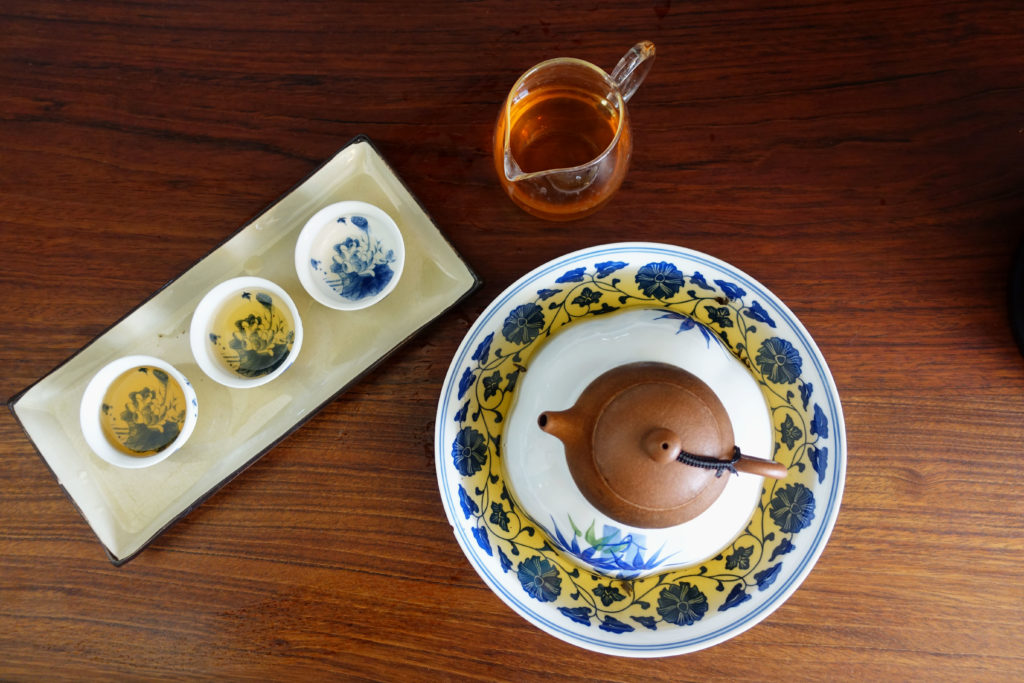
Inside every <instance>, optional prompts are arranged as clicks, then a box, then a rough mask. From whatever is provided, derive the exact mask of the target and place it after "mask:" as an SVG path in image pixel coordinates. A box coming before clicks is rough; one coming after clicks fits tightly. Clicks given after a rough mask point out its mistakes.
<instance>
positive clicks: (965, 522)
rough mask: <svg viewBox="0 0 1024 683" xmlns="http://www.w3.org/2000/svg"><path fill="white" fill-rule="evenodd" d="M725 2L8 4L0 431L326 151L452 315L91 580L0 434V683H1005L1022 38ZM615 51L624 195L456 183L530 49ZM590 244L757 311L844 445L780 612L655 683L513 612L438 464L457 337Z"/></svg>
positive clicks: (974, 25)
mask: <svg viewBox="0 0 1024 683" xmlns="http://www.w3.org/2000/svg"><path fill="white" fill-rule="evenodd" d="M756 5H757V3H741V2H675V3H673V2H670V1H669V0H655V1H654V2H651V3H617V4H609V3H598V2H586V3H572V2H555V3H552V2H541V1H538V0H519V1H518V2H515V3H503V2H490V1H483V2H434V1H430V0H426V1H421V2H388V1H382V2H374V3H359V2H331V3H326V2H323V3H321V2H299V1H296V2H287V3H283V2H276V1H264V0H257V1H254V2H246V3H232V2H218V1H216V0H197V1H196V2H174V3H166V2H144V1H143V2H129V3H124V2H97V1H88V2H75V3H67V2H57V1H47V0H38V1H35V2H31V1H28V2H25V1H20V0H8V1H7V2H5V3H3V7H2V8H0V230H2V249H0V264H2V267H0V286H2V292H3V297H2V301H3V305H2V306H0V335H2V343H0V367H2V374H0V396H2V397H3V399H4V401H5V403H7V402H8V399H9V397H11V396H13V395H15V394H16V393H17V392H19V391H20V390H22V389H23V388H25V387H26V386H28V385H30V384H31V383H33V382H35V381H36V380H38V379H39V378H41V377H43V376H44V375H46V374H47V373H48V372H49V371H50V370H51V369H52V368H54V367H55V366H57V365H58V364H60V363H61V362H62V361H63V360H64V359H66V358H67V357H68V356H70V355H72V354H73V353H75V352H76V351H77V350H78V349H79V348H81V347H83V346H84V345H86V344H88V343H89V342H90V341H91V340H92V339H93V338H94V337H96V336H97V335H99V334H100V333H102V332H103V331H104V330H106V329H107V328H108V327H109V326H110V325H111V324H112V323H114V322H115V321H117V320H118V319H119V318H121V317H122V316H124V315H125V314H126V313H128V312H129V311H131V310H132V309H133V308H135V307H136V306H137V305H138V304H139V303H140V302H142V301H143V300H145V299H146V298H147V297H148V296H150V295H151V294H152V293H153V292H154V291H156V290H157V289H158V288H160V287H161V286H162V285H164V283H166V282H168V281H170V280H173V279H174V278H175V277H177V276H178V275H179V274H180V273H182V272H183V271H184V270H186V269H187V268H188V267H190V266H191V265H192V264H193V263H194V262H196V261H197V260H198V259H200V258H202V257H203V256H204V255H205V254H206V253H207V252H209V251H210V250H212V249H213V248H215V247H216V246H217V245H218V244H220V243H221V242H222V241H223V240H225V239H226V238H227V237H229V236H230V235H231V234H233V233H234V232H235V231H236V230H237V229H238V228H239V227H240V226H242V225H243V224H245V223H246V221H247V220H249V219H250V218H252V217H253V216H255V215H257V214H259V213H260V212H261V211H262V209H263V208H264V207H266V206H267V205H268V204H270V203H272V202H273V201H275V200H276V199H277V198H278V197H280V196H281V195H282V194H284V193H286V192H287V191H288V190H289V189H290V188H291V187H292V186H293V185H295V183H297V182H298V181H300V180H301V179H302V178H304V177H306V176H307V175H308V174H310V173H311V172H312V171H313V170H314V169H316V168H317V167H318V166H319V165H320V164H321V163H322V162H323V161H325V160H326V159H328V158H330V157H331V156H332V155H333V154H334V153H335V152H336V151H337V150H338V149H339V148H341V147H342V146H343V145H344V144H345V143H346V142H347V141H348V140H350V139H351V138H353V137H354V136H356V135H360V134H363V135H367V136H369V138H370V139H371V140H372V141H373V143H374V144H375V145H376V146H377V148H378V149H379V150H380V151H381V153H382V154H383V155H384V156H385V158H386V159H387V160H388V161H389V162H390V164H391V165H392V166H393V168H394V169H395V171H396V172H397V173H398V174H399V175H400V177H401V178H402V179H403V180H404V182H405V183H406V184H407V185H408V187H409V189H410V190H411V191H412V193H413V194H414V195H415V196H416V197H417V198H418V199H419V201H420V202H421V203H422V205H423V207H424V208H425V209H426V210H427V211H428V212H429V214H430V215H431V216H432V217H433V219H434V220H435V222H436V223H437V225H438V226H439V227H440V229H441V230H442V231H443V232H444V234H445V236H446V237H447V238H448V239H449V240H450V242H451V243H452V245H454V247H455V248H456V249H457V250H458V251H459V252H460V253H461V254H462V256H463V257H464V258H465V260H466V261H467V263H468V264H469V265H470V266H471V267H472V268H473V270H474V271H475V272H476V273H477V274H478V275H479V277H480V279H481V280H482V286H481V287H480V288H479V289H478V290H477V291H476V292H475V293H474V294H472V295H471V296H470V297H469V298H467V299H466V300H464V301H463V302H462V303H460V304H459V305H458V306H456V307H455V308H454V309H453V310H451V311H449V312H448V313H446V314H445V315H443V316H442V317H440V318H439V319H438V320H436V321H435V322H434V323H433V324H431V325H430V326H429V327H428V328H427V329H426V330H424V331H423V332H422V333H420V334H419V335H418V336H416V337H415V338H414V339H413V340H412V341H411V342H409V343H408V344H406V345H405V346H403V347H402V348H400V349H399V350H398V351H397V352H396V353H394V354H393V355H392V356H390V357H389V358H388V359H386V360H385V361H384V362H383V363H382V364H381V365H379V366H378V367H376V368H375V369H374V370H373V371H372V372H370V373H369V374H368V375H366V376H365V377H363V378H362V379H361V380H360V381H359V382H358V383H357V384H356V385H354V386H353V387H351V388H350V389H349V390H348V391H347V392H346V393H344V394H343V395H341V396H340V397H339V398H338V399H337V400H334V401H333V402H331V403H329V404H328V405H327V406H326V407H325V408H324V409H323V410H322V411H321V412H320V413H318V414H317V415H316V416H315V417H313V418H312V419H311V420H310V421H309V422H308V423H306V424H305V425H304V426H303V427H302V428H301V429H299V430H298V431H296V432H295V433H294V434H292V435H291V436H289V437H288V438H287V439H286V440H284V441H283V442H282V443H280V444H279V445H278V446H277V447H276V448H274V449H273V450H272V451H270V452H269V453H268V454H267V455H265V456H264V457H263V458H262V459H260V460H259V461H257V462H256V463H255V464H253V465H252V466H251V467H250V468H249V469H247V470H246V471H245V472H244V473H243V474H242V475H241V476H239V477H237V478H236V479H234V480H233V481H231V482H230V483H229V484H228V485H226V486H225V487H223V488H222V489H220V490H219V491H217V492H216V493H215V494H214V495H212V496H211V497H210V498H209V499H208V500H206V501H205V502H204V503H203V504H202V505H201V506H200V507H198V508H197V509H196V510H194V511H192V512H191V514H189V515H188V516H187V517H185V518H184V519H183V520H182V521H180V522H179V523H177V524H176V525H174V526H173V527H171V528H170V529H169V530H168V531H166V532H165V533H164V534H162V535H161V536H159V537H158V538H157V539H156V540H155V542H153V543H152V545H150V546H149V547H148V548H147V549H146V550H144V551H143V552H142V553H141V554H140V555H139V556H138V557H136V558H135V559H133V560H132V561H131V562H129V563H127V564H126V565H124V566H122V567H115V566H113V565H112V564H111V563H110V562H109V561H108V559H107V557H106V556H105V553H104V550H103V547H102V545H101V544H100V543H99V542H98V540H97V538H96V536H94V534H93V533H92V531H91V530H90V528H89V526H88V524H87V523H86V522H85V520H84V519H83V518H82V516H81V515H80V514H79V512H78V511H77V510H76V509H75V506H74V505H73V504H72V503H71V501H69V500H68V498H67V497H66V496H65V494H64V493H63V492H62V490H61V488H60V487H59V486H58V484H57V482H56V480H55V478H54V477H53V476H52V475H51V473H50V472H49V471H48V469H47V466H46V464H45V463H44V462H43V461H42V460H41V459H40V457H38V455H37V453H36V451H35V449H34V447H33V445H32V442H31V441H30V440H29V439H28V437H27V436H26V435H25V433H24V432H23V431H22V430H21V428H20V427H19V425H18V423H17V422H16V421H15V419H14V418H13V417H12V415H11V414H10V413H9V412H8V411H6V410H5V411H4V413H3V415H2V416H0V444H2V447H0V677H2V678H4V679H9V680H30V679H48V680H49V679H55V678H64V677H66V678H71V679H77V680H81V679H89V678H104V679H112V678H118V679H121V678H131V679H158V678H206V677H218V678H220V677H223V678H230V679H234V678H261V679H265V678H271V679H291V678H302V677H305V678H310V677H312V678H314V679H320V678H323V677H326V676H331V677H337V678H365V679H399V680H408V679H419V680H438V679H442V680H443V679H463V678H466V679H486V680H491V679H505V680H532V679H541V678H546V677H549V676H558V677H560V678H567V679H568V678H573V679H575V678H578V679H581V680H582V679H587V680H609V681H611V680H615V681H626V680H644V679H650V680H654V679H664V680H697V679H705V678H716V679H717V678H730V679H758V680H769V679H778V678H782V677H785V678H789V679H825V678H841V679H858V678H859V679H867V680H878V679H885V680H907V679H918V680H936V679H939V678H940V677H942V678H954V679H974V680H999V679H1004V680H1010V679H1018V680H1019V679H1021V678H1024V588H1022V586H1024V569H1022V567H1024V486H1022V485H1021V483H1020V482H1021V481H1022V478H1021V477H1020V473H1019V471H1018V465H1019V464H1020V462H1021V458H1022V456H1024V357H1022V355H1021V351H1020V350H1019V349H1018V347H1017V345H1016V343H1015V340H1014V336H1013V334H1012V328H1011V325H1010V315H1009V305H1008V299H1009V297H1008V292H1009V286H1010V274H1011V270H1012V264H1013V261H1014V254H1015V252H1016V250H1017V248H1018V246H1019V245H1020V244H1021V242H1022V239H1024V7H1022V6H1021V5H1020V4H1019V3H1017V2H1012V1H1009V0H1005V1H1002V2H996V1H984V0H982V1H974V0H948V1H940V2H933V3H921V2H901V1H899V0H863V1H858V2H836V1H829V2H788V3H783V4H781V5H780V4H775V5H771V6H770V7H769V6H765V7H761V8H758V7H756ZM644 39H646V40H650V41H653V42H654V43H655V45H656V46H657V60H656V62H655V64H654V68H653V69H652V70H651V72H650V74H649V76H648V78H647V80H646V81H645V82H644V83H643V85H642V86H641V88H640V89H639V90H638V91H637V93H636V95H635V96H634V97H633V99H632V100H631V101H630V103H629V110H630V115H631V117H632V124H633V129H634V152H633V158H632V164H631V167H630V171H629V173H628V175H627V177H626V180H625V182H624V184H623V186H622V188H621V189H620V190H619V192H618V193H617V194H616V195H615V197H614V198H613V199H612V201H611V202H610V203H609V204H608V205H607V206H605V207H604V208H603V209H601V210H600V211H599V212H597V213H595V214H594V215H592V216H590V217H589V218H586V219H583V220H581V221H578V222H572V223H563V224H559V223H551V222H545V221H542V220H539V219H537V218H534V217H532V216H530V215H528V214H526V213H524V212H523V211H522V210H520V209H519V208H517V207H516V206H515V205H514V204H512V202H511V201H509V200H508V198H507V197H506V196H505V195H504V194H503V192H502V189H501V187H500V185H499V183H498V180H497V178H496V175H495V171H494V168H493V164H492V161H491V152H490V150H491V135H492V131H493V127H494V123H495V120H496V117H497V114H498V111H499V109H500V107H501V104H502V102H503V100H504V98H505V95H506V94H507V92H508V90H509V88H510V87H511V85H512V83H513V82H514V81H515V80H516V78H517V77H518V76H519V75H520V74H521V73H522V72H523V71H524V70H526V69H527V68H528V67H530V66H532V65H533V64H535V63H537V62H540V61H542V60H544V59H548V58H551V57H557V56H572V57H579V58H582V59H586V60H589V61H591V62H594V63H596V64H598V65H600V66H602V67H604V68H607V69H611V67H612V66H613V65H614V64H615V63H616V62H617V60H618V59H619V58H620V56H621V55H622V54H623V53H624V52H625V51H626V50H627V49H628V48H629V47H630V46H631V45H633V44H634V43H636V42H638V41H640V40H644ZM623 240H640V241H657V242H666V243H670V244H675V245H680V246H684V247H688V248H691V249H695V250H698V251H701V252H705V253H707V254H711V255H713V256H716V257H718V258H721V259H723V260H725V261H727V262H729V263H731V264H732V265H733V266H735V267H736V268H739V269H741V270H742V271H745V272H746V273H748V274H750V275H751V276H752V277H754V278H756V279H757V280H759V281H760V282H762V283H763V284H764V285H765V286H767V287H768V288H770V289H771V290H772V291H773V292H774V293H775V294H776V295H778V297H779V298H781V299H782V300H783V301H784V302H786V304H787V305H788V306H789V307H790V308H791V309H792V311H793V312H794V313H795V314H796V316H798V317H799V319H800V320H801V321H802V322H803V324H804V325H805V326H806V327H807V329H808V330H809V331H810V333H811V335H813V337H814V339H815V340H816V342H817V344H818V345H819V347H820V349H821V351H822V353H823V355H824V357H825V359H826V360H827V362H828V364H829V367H830V368H831V371H832V373H833V375H834V377H835V381H836V384H837V386H838V389H839V393H840V397H841V399H842V405H843V410H844V413H845V418H846V430H847V437H848V444H849V452H848V473H847V478H846V488H845V495H844V498H843V501H842V507H841V510H840V513H839V516H838V520H837V522H836V526H835V529H834V532H833V534H832V537H831V539H830V541H829V543H828V545H827V547H826V548H825V550H824V553H823V554H822V556H821V558H820V560H819V561H818V563H817V565H816V566H815V568H814V569H813V571H812V572H811V573H810V575H809V576H808V578H807V579H806V581H805V582H804V583H803V585H802V586H801V587H800V588H799V589H798V590H797V591H796V592H795V594H793V596H792V597H791V598H790V599H789V600H788V601H786V602H785V604H783V605H782V606H781V607H779V609H777V611H775V612H773V613H772V614H771V615H770V616H768V618H767V619H765V620H764V621H763V622H762V623H760V624H758V625H757V626H755V627H754V628H752V629H750V630H748V631H746V632H744V633H742V634H741V635H739V636H737V637H735V638H733V639H731V640H728V641H727V642H725V643H722V644H720V645H717V646H715V647H712V648H709V649H706V650H702V651H699V652H695V653H691V654H687V655H681V656H676V657H668V658H662V659H654V660H638V659H629V658H621V657H612V656H608V655H600V654H595V653H592V652H589V651H587V650H583V649H580V648H578V647H576V646H573V645H570V644H567V643H564V642H562V641H560V640H558V639H556V638H554V637H552V636H550V635H547V634H545V633H544V632H542V631H541V630H539V629H538V628H536V627H534V626H532V625H531V624H530V623H528V622H527V621H525V620H524V619H523V618H521V617H520V616H519V615H517V614H516V613H515V612H514V611H512V610H511V609H510V608H509V607H507V606H506V605H505V604H504V603H503V602H502V601H501V600H500V599H499V598H498V597H496V595H495V594H494V593H492V592H491V590H489V589H488V588H487V586H486V585H485V584H484V583H483V581H482V580H481V579H480V578H479V577H478V575H477V574H476V572H475V571H474V570H473V568H472V566H471V565H470V563H469V562H468V561H467V559H466V557H465V556H464V555H463V553H462V551H461V549H460V547H459V545H458V544H457V543H456V540H455V538H454V536H453V534H452V530H451V528H450V526H449V524H448V522H447V520H446V517H445V513H444V510H443V508H442V502H441V498H440V496H439V494H438V486H437V479H436V473H435V466H434V436H433V435H434V431H433V430H434V415H435V411H436V409H437V403H438V398H439V394H440V391H441V386H442V382H443V380H444V377H445V373H446V371H447V369H448V366H449V363H450V362H451V359H452V357H453V354H454V353H455V351H456V349H457V347H458V345H459V343H460V341H461V339H462V338H463V336H464V335H465V334H466V332H467V330H468V329H469V327H470V325H471V324H472V322H473V321H474V320H475V319H476V317H477V316H478V315H479V314H480V313H481V312H482V311H483V310H484V308H485V307H486V306H487V305H488V303H489V302H490V301H491V300H492V299H493V298H494V297H495V296H497V295H498V294H499V293H500V292H501V291H502V290H503V289H504V288H505V287H507V286H508V285H509V284H510V283H512V282H513V281H515V280H516V279H517V278H519V277H520V276H521V275H523V274H524V273H526V272H528V271H529V270H531V269H533V268H534V267H536V266H538V265H540V264H542V263H544V262H546V261H548V260H550V259H553V258H556V257H558V256H560V255H562V254H565V253H568V252H571V251H574V250H576V249H579V248H583V247H588V246H593V245H599V244H602V243H608V242H617V241H623ZM1022 305H1024V304H1022ZM1018 313H1020V311H1018Z"/></svg>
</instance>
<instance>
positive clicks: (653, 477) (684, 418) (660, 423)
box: [541, 362, 735, 528]
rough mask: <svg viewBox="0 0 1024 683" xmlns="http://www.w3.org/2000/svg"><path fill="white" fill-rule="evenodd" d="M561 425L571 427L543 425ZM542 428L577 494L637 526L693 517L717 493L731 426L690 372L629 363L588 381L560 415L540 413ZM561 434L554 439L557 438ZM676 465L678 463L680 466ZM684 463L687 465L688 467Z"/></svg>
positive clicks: (721, 485) (727, 456) (720, 407)
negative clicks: (556, 441) (556, 442)
mask: <svg viewBox="0 0 1024 683" xmlns="http://www.w3.org/2000/svg"><path fill="white" fill-rule="evenodd" d="M552 419H554V420H565V421H567V422H570V423H573V424H574V425H575V427H576V428H575V429H571V430H570V429H559V428H558V426H557V425H549V424H546V423H548V422H549V421H550V420H552ZM541 420H542V426H543V427H544V428H545V430H546V431H550V432H552V433H555V434H556V435H558V436H560V438H562V440H563V443H564V444H565V450H566V457H567V460H568V464H569V471H570V473H571V474H572V476H573V479H574V480H575V481H576V484H577V486H578V487H579V488H580V491H581V492H582V493H583V495H584V496H585V497H586V498H587V500H589V501H590V503H591V504H592V505H594V507H596V508H598V509H599V510H601V511H602V512H604V513H605V514H607V515H608V516H609V517H611V518H613V519H615V520H617V521H619V522H621V523H623V524H629V525H632V526H636V527H642V528H663V527H669V526H674V525H676V524H681V523H682V522H685V521H688V520H690V519H693V518H694V517H696V516H697V515H699V514H700V513H701V512H703V511H704V510H706V509H707V508H708V507H709V506H710V505H711V503H713V502H714V501H715V499H716V498H718V496H719V494H720V493H721V492H722V489H724V488H725V485H726V482H727V479H728V478H727V477H724V476H720V475H721V469H717V468H713V467H712V468H704V467H700V466H697V467H694V466H690V465H687V464H683V463H684V462H690V460H689V459H688V457H687V456H689V458H690V459H692V458H693V457H694V456H696V457H697V459H698V460H703V461H707V462H719V461H720V462H722V463H723V464H728V463H729V462H730V459H731V458H732V456H733V451H734V444H735V441H734V438H733V429H732V423H731V422H730V420H729V415H728V413H727V412H726V409H725V407H724V406H723V405H722V402H721V401H720V400H719V399H718V397H717V396H716V395H715V393H714V391H712V390H711V388H710V387H709V386H708V385H707V384H705V383H704V382H703V381H701V380H700V379H699V378H697V377H696V376H695V375H693V374H692V373H690V372H688V371H686V370H684V369H682V368H679V367H676V366H674V365H668V364H665V363H657V362H637V363H629V364H626V365H622V366H619V367H617V368H613V369H612V370H609V371H608V372H606V373H604V374H603V375H601V376H600V377H598V378H597V379H595V380H594V381H593V382H592V383H591V384H590V385H589V386H588V387H587V388H586V389H585V390H584V391H583V394H582V395H581V396H580V399H579V401H578V402H577V404H576V405H575V406H574V407H573V408H572V409H570V410H569V411H566V412H565V413H561V414H559V413H544V414H543V415H542V416H541ZM559 432H561V434H559ZM681 461H682V462H681ZM691 464H692V462H691Z"/></svg>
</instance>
